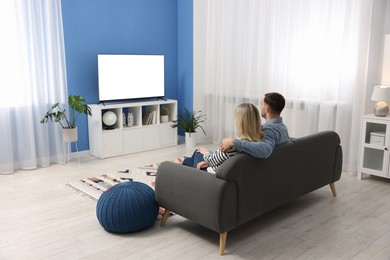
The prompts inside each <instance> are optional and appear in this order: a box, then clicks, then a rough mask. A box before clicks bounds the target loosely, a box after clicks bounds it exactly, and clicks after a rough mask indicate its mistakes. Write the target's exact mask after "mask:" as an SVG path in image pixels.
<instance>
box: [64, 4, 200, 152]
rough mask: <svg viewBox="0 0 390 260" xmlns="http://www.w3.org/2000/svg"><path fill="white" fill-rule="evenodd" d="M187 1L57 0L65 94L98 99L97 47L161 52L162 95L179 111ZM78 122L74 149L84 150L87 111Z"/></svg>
mask: <svg viewBox="0 0 390 260" xmlns="http://www.w3.org/2000/svg"><path fill="white" fill-rule="evenodd" d="M192 5H193V2H192V0H164V1H162V0H62V17H63V26H64V37H65V52H66V63H67V64H66V68H67V81H68V92H69V94H74V95H82V96H83V97H84V98H85V99H86V100H87V102H88V103H90V104H93V103H98V100H99V96H98V75H97V54H99V53H115V54H163V55H165V97H166V98H171V99H177V100H178V103H179V113H180V111H182V110H183V106H186V107H187V108H190V109H192V88H193V85H192V75H193V72H192V31H193V29H192V17H193V16H192V10H193V7H192ZM179 46H180V47H179ZM179 66H180V68H179V69H178V67H179ZM78 128H79V142H78V147H79V150H88V149H89V144H88V125H87V117H86V116H84V117H82V118H81V116H80V118H79V121H78ZM72 149H73V150H74V147H73V148H72Z"/></svg>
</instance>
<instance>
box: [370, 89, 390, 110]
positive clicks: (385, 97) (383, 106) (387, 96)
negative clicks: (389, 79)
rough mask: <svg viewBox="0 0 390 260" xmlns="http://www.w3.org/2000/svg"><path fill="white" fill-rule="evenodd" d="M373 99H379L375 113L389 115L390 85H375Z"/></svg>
mask: <svg viewBox="0 0 390 260" xmlns="http://www.w3.org/2000/svg"><path fill="white" fill-rule="evenodd" d="M371 100H372V101H378V102H377V103H376V104H375V108H374V114H375V115H376V116H382V117H383V116H387V115H388V114H389V106H388V105H387V102H389V101H390V87H387V86H375V87H374V91H373V92H372V96H371Z"/></svg>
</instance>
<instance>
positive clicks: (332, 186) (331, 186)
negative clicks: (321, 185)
mask: <svg viewBox="0 0 390 260" xmlns="http://www.w3.org/2000/svg"><path fill="white" fill-rule="evenodd" d="M329 186H330V189H331V190H332V194H333V197H336V196H337V193H336V185H335V184H334V182H332V183H331V184H329Z"/></svg>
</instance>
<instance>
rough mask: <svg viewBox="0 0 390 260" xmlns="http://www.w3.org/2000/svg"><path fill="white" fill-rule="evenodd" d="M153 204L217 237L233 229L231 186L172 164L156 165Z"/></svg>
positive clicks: (234, 205)
mask: <svg viewBox="0 0 390 260" xmlns="http://www.w3.org/2000/svg"><path fill="white" fill-rule="evenodd" d="M155 192H156V201H157V203H158V204H159V205H160V206H161V207H164V208H166V209H169V210H171V211H173V212H175V213H177V214H179V215H181V216H183V217H185V218H188V219H190V220H192V221H194V222H196V223H199V224H201V225H202V226H205V227H207V228H209V229H211V230H214V231H216V232H218V233H222V232H225V231H229V230H231V229H233V228H234V227H236V225H237V190H236V186H235V183H234V182H228V181H225V180H222V179H219V178H216V176H215V175H214V174H210V173H207V172H204V171H200V170H197V169H195V168H191V167H187V166H183V165H180V164H176V163H173V162H168V161H166V162H163V163H161V164H160V166H159V168H158V170H157V175H156V189H155Z"/></svg>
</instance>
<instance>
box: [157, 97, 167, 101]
mask: <svg viewBox="0 0 390 260" xmlns="http://www.w3.org/2000/svg"><path fill="white" fill-rule="evenodd" d="M160 99H162V100H164V101H168V100H167V99H166V98H165V97H158V98H157V100H160Z"/></svg>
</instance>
